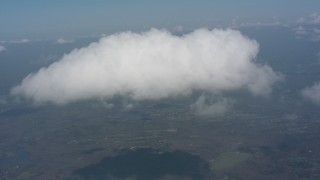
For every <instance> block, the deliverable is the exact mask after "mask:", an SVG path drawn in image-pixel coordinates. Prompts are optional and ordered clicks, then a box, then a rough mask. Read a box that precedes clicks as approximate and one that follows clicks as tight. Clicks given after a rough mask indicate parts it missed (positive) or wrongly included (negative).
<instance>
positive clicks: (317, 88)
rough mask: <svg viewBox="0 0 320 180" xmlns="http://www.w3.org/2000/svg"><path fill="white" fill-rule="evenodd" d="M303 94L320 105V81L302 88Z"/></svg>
mask: <svg viewBox="0 0 320 180" xmlns="http://www.w3.org/2000/svg"><path fill="white" fill-rule="evenodd" d="M302 96H303V97H304V98H306V99H308V100H310V101H312V102H314V103H316V104H319V105H320V82H318V83H315V84H314V85H313V86H311V87H307V88H305V89H303V90H302Z"/></svg>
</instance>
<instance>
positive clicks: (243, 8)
mask: <svg viewBox="0 0 320 180" xmlns="http://www.w3.org/2000/svg"><path fill="white" fill-rule="evenodd" d="M318 7H320V2H319V1H318V2H317V1H299V0H294V1H292V0H290V1H289V0H282V1H268V2H259V3H258V2H256V1H251V0H243V1H241V2H230V1H221V0H218V1H208V0H202V1H191V0H187V1H179V0H173V1H161V3H160V2H152V1H144V0H138V1H107V2H106V1H99V0H94V1H90V2H88V1H83V0H80V1H74V0H70V1H38V0H30V1H27V2H19V3H17V2H14V1H8V0H5V1H4V2H2V5H1V7H0V26H1V29H0V35H1V36H0V41H13V40H19V39H48V38H49V39H50V38H59V37H64V38H74V37H81V36H90V35H94V34H101V33H115V32H119V31H127V30H131V31H146V30H148V29H150V28H152V27H155V28H165V29H168V30H172V31H175V30H176V31H181V30H183V29H189V30H190V29H197V28H201V27H207V28H210V29H211V28H214V27H243V26H275V25H288V24H297V23H298V24H299V23H300V24H310V23H320V20H319V18H320V14H319V10H318Z"/></svg>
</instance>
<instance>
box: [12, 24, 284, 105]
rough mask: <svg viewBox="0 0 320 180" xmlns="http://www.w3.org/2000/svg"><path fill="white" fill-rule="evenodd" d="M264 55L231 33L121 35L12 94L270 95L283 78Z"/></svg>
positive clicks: (64, 98)
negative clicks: (264, 60) (239, 91)
mask: <svg viewBox="0 0 320 180" xmlns="http://www.w3.org/2000/svg"><path fill="white" fill-rule="evenodd" d="M258 49H259V45H258V43H257V42H256V41H255V40H252V39H249V38H248V37H246V36H244V35H242V34H241V33H240V32H239V31H235V30H230V29H228V30H221V29H214V30H207V29H198V30H195V31H194V32H191V33H189V34H185V35H183V36H175V35H172V34H171V33H169V32H168V31H166V30H158V29H151V30H150V31H147V32H143V33H133V32H122V33H117V34H113V35H109V36H106V37H102V38H101V39H100V40H99V41H98V42H95V43H92V44H90V45H89V46H87V47H84V48H81V49H75V50H73V51H72V52H70V53H69V54H66V55H65V56H64V57H62V59H61V60H59V61H57V62H55V63H53V64H51V65H50V66H48V67H44V68H41V69H40V70H39V71H38V72H35V73H32V74H30V75H28V76H27V77H25V78H24V79H23V81H22V82H21V84H20V85H18V86H16V87H15V88H13V89H12V92H11V93H12V94H14V95H20V96H24V97H26V98H27V99H31V100H33V101H35V102H36V103H44V102H51V103H55V104H65V103H69V102H74V101H78V100H86V99H108V98H112V97H113V96H114V95H124V96H128V97H130V98H132V99H134V100H143V99H153V100H156V99H161V98H167V97H172V96H178V95H186V94H189V93H191V92H193V91H195V90H202V91H206V92H212V93H214V92H219V91H226V90H237V89H248V90H249V91H250V92H252V93H253V94H254V95H266V94H268V93H270V92H271V90H272V89H271V86H272V84H273V83H274V82H276V81H277V80H279V79H280V76H279V75H278V74H277V73H275V72H274V71H273V70H272V68H271V67H269V66H267V65H259V64H256V63H255V62H254V59H255V57H256V55H257V53H258Z"/></svg>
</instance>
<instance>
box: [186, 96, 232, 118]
mask: <svg viewBox="0 0 320 180" xmlns="http://www.w3.org/2000/svg"><path fill="white" fill-rule="evenodd" d="M233 103H234V101H233V100H230V99H227V98H215V99H208V98H207V97H206V96H205V95H201V96H200V97H199V98H198V99H197V101H196V102H195V103H194V104H192V105H191V109H192V110H193V111H194V112H195V114H196V115H198V116H204V117H213V116H220V115H224V114H225V113H227V112H228V111H229V110H230V108H231V106H232V105H233Z"/></svg>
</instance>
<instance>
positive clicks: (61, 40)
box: [56, 38, 74, 44]
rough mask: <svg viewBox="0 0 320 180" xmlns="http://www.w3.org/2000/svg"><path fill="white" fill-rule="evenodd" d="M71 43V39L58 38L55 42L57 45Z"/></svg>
mask: <svg viewBox="0 0 320 180" xmlns="http://www.w3.org/2000/svg"><path fill="white" fill-rule="evenodd" d="M73 42H74V40H73V39H65V38H59V39H57V41H56V43H57V44H69V43H73Z"/></svg>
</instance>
